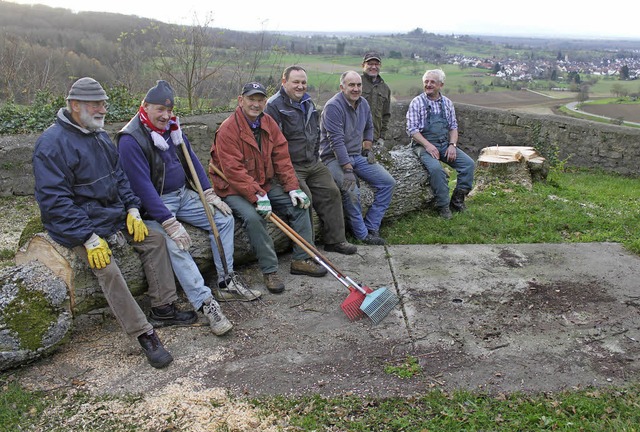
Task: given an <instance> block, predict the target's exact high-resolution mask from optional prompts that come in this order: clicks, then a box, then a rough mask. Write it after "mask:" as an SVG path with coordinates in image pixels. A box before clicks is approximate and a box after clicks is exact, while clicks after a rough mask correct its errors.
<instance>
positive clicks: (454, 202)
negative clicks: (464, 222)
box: [449, 189, 469, 212]
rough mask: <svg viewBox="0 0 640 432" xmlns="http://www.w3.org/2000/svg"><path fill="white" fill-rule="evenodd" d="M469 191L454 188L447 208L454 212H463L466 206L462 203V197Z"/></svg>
mask: <svg viewBox="0 0 640 432" xmlns="http://www.w3.org/2000/svg"><path fill="white" fill-rule="evenodd" d="M468 193H469V191H467V190H464V189H454V190H453V194H452V195H451V202H450V203H449V208H450V209H451V211H454V212H463V211H465V210H466V209H467V206H465V205H464V199H465V197H466V196H467V194H468Z"/></svg>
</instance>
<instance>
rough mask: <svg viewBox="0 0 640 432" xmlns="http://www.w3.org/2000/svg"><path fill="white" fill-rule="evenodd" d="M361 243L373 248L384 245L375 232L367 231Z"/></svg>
mask: <svg viewBox="0 0 640 432" xmlns="http://www.w3.org/2000/svg"><path fill="white" fill-rule="evenodd" d="M361 241H362V243H364V244H368V245H373V246H383V245H384V244H385V243H386V242H385V241H384V239H383V238H382V237H380V236H379V235H378V233H377V232H375V231H369V233H368V234H367V236H366V237H365V238H363V239H362V240H361Z"/></svg>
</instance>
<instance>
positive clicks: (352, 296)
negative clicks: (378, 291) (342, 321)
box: [340, 286, 373, 321]
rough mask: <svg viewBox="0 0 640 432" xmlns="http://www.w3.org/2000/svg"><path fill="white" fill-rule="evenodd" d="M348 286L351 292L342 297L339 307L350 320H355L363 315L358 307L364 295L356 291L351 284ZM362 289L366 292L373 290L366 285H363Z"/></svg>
mask: <svg viewBox="0 0 640 432" xmlns="http://www.w3.org/2000/svg"><path fill="white" fill-rule="evenodd" d="M348 288H349V291H351V292H350V293H349V295H348V296H347V298H346V299H344V301H343V302H342V304H341V305H340V307H341V308H342V311H343V312H344V313H345V315H347V317H348V318H349V319H350V320H351V321H355V320H357V319H360V318H363V317H364V312H363V311H362V310H361V308H360V307H361V306H362V303H363V302H364V300H365V295H364V294H363V293H361V292H360V291H358V289H357V288H354V287H352V286H350V287H348ZM362 289H364V290H365V291H366V292H367V293H370V292H373V290H372V289H371V288H369V287H367V286H363V287H362Z"/></svg>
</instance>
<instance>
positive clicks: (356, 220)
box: [326, 155, 396, 240]
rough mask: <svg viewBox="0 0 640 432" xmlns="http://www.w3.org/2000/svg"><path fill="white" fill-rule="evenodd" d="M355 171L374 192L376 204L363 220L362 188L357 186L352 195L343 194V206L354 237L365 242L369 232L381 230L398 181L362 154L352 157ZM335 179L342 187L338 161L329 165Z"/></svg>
mask: <svg viewBox="0 0 640 432" xmlns="http://www.w3.org/2000/svg"><path fill="white" fill-rule="evenodd" d="M349 159H350V160H351V165H353V172H354V173H355V174H356V176H357V178H358V179H361V180H364V181H365V182H367V184H368V185H369V186H370V187H371V189H373V194H374V198H373V203H372V204H371V207H369V210H368V211H367V215H366V216H365V217H364V218H363V216H362V206H361V205H360V188H359V187H358V186H357V185H356V187H354V188H353V190H352V191H351V192H345V191H342V207H343V208H344V214H345V216H346V218H347V223H348V224H349V227H350V228H351V231H352V232H353V235H354V236H355V237H356V238H357V239H358V240H362V239H363V238H365V237H366V236H367V234H368V233H369V231H376V232H377V231H380V224H381V223H382V218H383V217H384V213H385V212H386V211H387V209H388V208H389V204H390V203H391V198H392V197H393V188H394V187H395V186H396V181H395V179H394V178H393V177H392V176H391V174H389V173H388V172H387V170H386V169H384V167H383V166H382V165H380V164H377V163H376V164H370V163H368V162H367V158H365V157H363V156H361V155H350V156H349ZM326 165H327V168H329V171H330V172H331V175H332V176H333V179H334V180H335V181H336V183H337V184H338V186H341V185H342V180H343V178H344V172H343V171H342V167H341V166H340V164H339V163H338V160H337V159H333V160H331V161H329V162H327V163H326Z"/></svg>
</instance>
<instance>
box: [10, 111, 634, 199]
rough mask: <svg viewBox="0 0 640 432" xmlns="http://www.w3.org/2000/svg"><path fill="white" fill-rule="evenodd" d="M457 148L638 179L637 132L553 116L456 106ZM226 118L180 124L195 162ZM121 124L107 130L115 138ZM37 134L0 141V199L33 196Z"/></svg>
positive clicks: (400, 129) (400, 132) (396, 122)
mask: <svg viewBox="0 0 640 432" xmlns="http://www.w3.org/2000/svg"><path fill="white" fill-rule="evenodd" d="M406 110H407V104H397V105H395V106H394V107H393V111H392V124H391V127H390V136H389V137H388V139H387V146H388V147H389V148H391V147H393V146H402V145H406V144H407V143H408V142H409V140H408V138H407V136H406V133H405V114H406ZM456 110H457V114H458V122H459V131H460V147H461V148H462V149H463V150H465V151H466V152H467V153H468V154H469V155H470V156H471V157H472V158H474V159H475V158H476V157H477V156H478V154H479V152H480V150H481V149H482V148H484V147H488V146H493V145H505V146H507V145H508V146H513V145H515V146H533V147H536V149H537V150H538V151H539V152H540V153H542V154H543V155H544V156H545V157H546V158H547V159H550V160H554V158H555V159H558V160H562V161H566V165H567V166H574V167H581V168H600V169H602V170H604V171H609V172H616V173H619V174H624V175H634V176H637V175H640V164H638V160H640V129H636V128H631V127H625V126H615V125H608V124H603V123H597V122H592V121H588V120H579V119H573V118H569V117H563V116H555V115H536V114H531V113H526V112H519V111H517V110H501V109H494V108H484V107H478V106H474V105H464V104H457V105H456ZM228 116H229V113H220V114H211V115H203V116H194V117H188V118H183V119H181V123H182V126H183V129H184V131H185V133H186V134H187V136H188V137H189V140H190V142H191V143H192V145H193V147H194V151H195V152H196V154H197V156H198V158H199V159H200V160H201V161H202V162H203V164H204V165H206V164H207V162H208V159H209V148H210V146H211V142H212V139H213V132H214V131H215V130H216V129H217V127H218V125H219V124H220V123H221V122H222V121H223V120H224V119H225V118H227V117H228ZM122 126H123V124H122V123H120V124H111V125H108V126H107V129H108V131H109V133H111V134H112V135H113V134H115V132H116V131H117V130H119V129H120V127H122ZM37 138H38V135H37V134H30V135H2V136H0V160H1V161H2V162H1V164H0V196H8V195H30V194H33V174H32V167H31V155H32V153H33V145H34V144H35V141H36V139H37Z"/></svg>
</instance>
